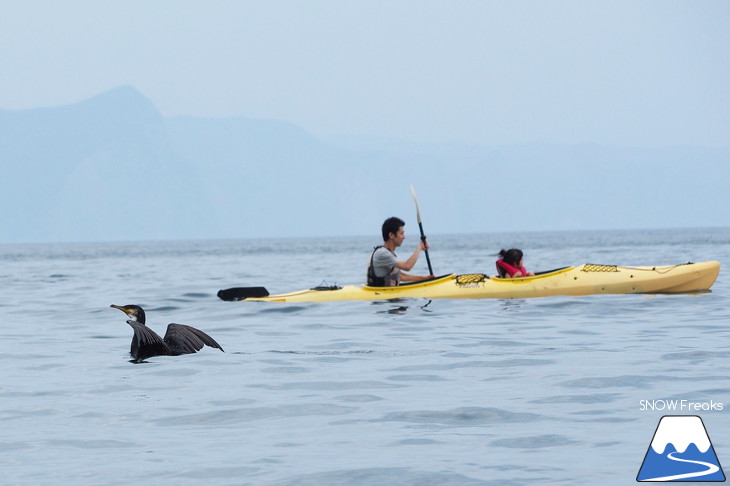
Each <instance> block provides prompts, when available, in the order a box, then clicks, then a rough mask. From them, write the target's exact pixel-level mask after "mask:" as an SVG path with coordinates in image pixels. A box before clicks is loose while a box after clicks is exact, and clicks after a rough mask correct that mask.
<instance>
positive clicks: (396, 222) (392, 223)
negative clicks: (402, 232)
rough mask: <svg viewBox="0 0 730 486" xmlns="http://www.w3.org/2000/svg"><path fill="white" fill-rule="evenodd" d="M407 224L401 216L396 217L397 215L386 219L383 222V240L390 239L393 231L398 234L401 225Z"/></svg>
mask: <svg viewBox="0 0 730 486" xmlns="http://www.w3.org/2000/svg"><path fill="white" fill-rule="evenodd" d="M405 225H406V223H405V221H403V220H402V219H400V218H396V217H395V216H392V217H390V218H388V219H386V220H385V222H383V241H388V240H389V239H390V234H391V233H393V234H394V235H397V234H398V230H399V229H400V227H401V226H405Z"/></svg>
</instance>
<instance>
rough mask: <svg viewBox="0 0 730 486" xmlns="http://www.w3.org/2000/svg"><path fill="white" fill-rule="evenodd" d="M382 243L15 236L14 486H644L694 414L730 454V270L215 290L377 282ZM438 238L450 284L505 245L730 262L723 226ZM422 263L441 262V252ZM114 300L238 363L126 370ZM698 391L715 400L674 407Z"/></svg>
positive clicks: (579, 254) (11, 318)
mask: <svg viewBox="0 0 730 486" xmlns="http://www.w3.org/2000/svg"><path fill="white" fill-rule="evenodd" d="M415 242H416V238H415V236H413V235H411V238H410V239H407V240H406V243H405V244H404V246H403V247H402V249H401V250H400V251H399V256H400V257H402V258H404V259H405V258H406V257H408V256H409V255H410V252H411V251H412V249H413V245H414V244H415ZM377 243H378V241H377V238H365V237H362V238H322V239H277V240H238V241H194V242H142V243H99V244H61V245H56V244H54V245H44V244H32V245H31V244H29V245H4V246H0V262H1V266H0V289H2V294H1V298H0V315H1V316H2V317H1V319H0V336H1V337H2V351H0V367H1V368H0V369H1V370H2V371H1V373H0V419H1V420H2V423H1V425H2V429H1V432H0V475H1V479H0V483H2V484H8V485H16V484H17V485H26V484H38V485H48V484H54V485H64V484H69V485H71V484H73V485H76V486H78V485H123V484H142V483H149V484H181V485H185V484H191V485H192V484H212V485H292V486H293V485H314V484H317V485H388V484H394V485H429V484H437V485H458V486H464V485H533V484H535V485H537V484H540V485H543V484H547V485H551V484H555V485H558V484H566V485H567V484H592V485H593V484H606V485H619V484H635V478H636V475H637V472H638V471H639V468H640V467H641V464H642V461H643V459H644V456H645V455H646V453H647V449H648V447H649V444H650V442H651V440H652V435H653V433H654V431H655V428H656V426H657V423H658V422H659V420H660V418H661V417H662V416H663V415H677V414H679V415H682V414H689V415H699V416H701V418H702V420H703V422H704V424H705V426H706V427H707V429H708V433H709V436H710V437H711V439H712V445H713V447H714V450H715V452H716V453H717V456H718V459H719V461H720V463H723V462H724V463H725V464H730V418H729V417H730V415H729V413H730V384H729V383H730V381H729V380H730V362H729V361H728V357H729V356H730V321H729V319H728V318H729V315H730V283H729V282H730V281H729V279H728V278H727V273H726V272H725V270H724V269H723V270H721V273H720V277H719V279H718V281H717V283H716V284H715V285H714V287H713V289H712V291H711V292H706V293H693V294H681V295H597V296H586V297H549V298H538V299H525V300H434V301H432V302H428V301H424V300H419V299H409V300H402V301H398V302H332V303H324V304H270V303H254V302H223V301H220V300H219V299H217V297H216V292H217V291H218V290H219V289H221V288H227V287H235V286H259V285H265V286H266V287H267V288H268V289H269V291H271V292H272V293H275V292H285V291H291V290H297V289H301V288H307V287H313V286H317V285H320V284H322V283H325V284H330V285H331V284H340V285H342V284H349V283H359V282H362V281H363V279H364V276H365V266H366V264H367V262H368V260H369V257H370V252H371V249H372V247H373V246H374V245H375V244H377ZM430 243H431V251H430V255H431V260H432V262H433V267H434V272H435V273H436V274H444V273H450V272H456V273H474V272H485V273H489V274H493V273H494V260H495V254H496V253H497V252H498V251H499V249H500V248H507V247H520V248H522V249H523V250H524V251H525V264H526V266H527V268H528V269H529V270H532V271H540V270H549V269H553V268H557V267H562V266H566V265H577V264H581V263H586V262H590V263H599V264H621V265H663V264H676V263H684V262H687V261H703V260H719V261H720V262H721V263H722V264H723V265H725V264H726V263H727V262H730V229H691V230H686V229H685V230H655V231H604V232H579V233H523V234H486V235H448V236H445V235H433V236H432V237H431V238H430ZM725 268H726V267H725ZM414 273H422V274H425V273H427V269H426V267H425V259H424V258H421V260H420V261H419V264H418V266H417V268H416V269H414ZM110 304H120V305H124V304H138V305H141V306H142V307H144V308H145V310H146V311H147V320H148V325H149V326H150V327H151V328H152V329H154V330H155V331H157V332H158V333H160V334H163V333H164V330H165V328H166V325H167V324H168V323H170V322H179V323H184V324H189V325H193V326H196V327H198V328H200V329H202V330H204V331H205V332H207V333H209V334H210V335H211V336H213V337H214V338H215V339H216V340H217V341H218V342H219V343H220V344H221V345H222V347H223V348H224V350H225V353H222V352H220V351H219V350H217V349H211V348H205V349H203V350H202V351H201V352H200V353H198V354H194V355H186V356H178V357H154V358H150V359H148V360H147V362H145V363H140V364H134V363H131V362H130V361H129V359H130V358H129V354H128V353H129V345H130V341H131V336H132V329H131V328H130V327H129V326H128V325H127V324H126V323H125V317H126V316H124V315H123V314H122V313H121V312H119V311H118V310H116V309H112V308H110V307H109V305H110ZM682 400H684V401H685V402H691V403H699V404H700V407H701V408H700V409H699V411H698V410H696V409H693V410H687V409H676V410H668V409H666V404H667V403H672V401H674V402H675V403H679V404H681V403H683V402H681V401H682ZM711 404H714V408H713V407H712V406H711ZM717 404H721V405H722V407H721V408H720V409H718V406H717ZM726 473H727V472H726Z"/></svg>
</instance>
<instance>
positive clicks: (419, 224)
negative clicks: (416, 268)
mask: <svg viewBox="0 0 730 486" xmlns="http://www.w3.org/2000/svg"><path fill="white" fill-rule="evenodd" d="M418 229H419V230H421V241H422V242H423V243H424V244H426V235H425V234H423V223H421V222H420V221H419V222H418ZM423 252H424V253H425V254H426V263H428V273H429V275H433V268H431V258H430V257H429V256H428V250H423Z"/></svg>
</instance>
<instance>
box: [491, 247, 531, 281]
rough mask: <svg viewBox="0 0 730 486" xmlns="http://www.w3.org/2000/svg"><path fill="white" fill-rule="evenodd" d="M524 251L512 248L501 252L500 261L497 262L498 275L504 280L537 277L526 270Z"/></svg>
mask: <svg viewBox="0 0 730 486" xmlns="http://www.w3.org/2000/svg"><path fill="white" fill-rule="evenodd" d="M522 257H523V253H522V250H519V249H517V248H511V249H509V250H499V260H497V262H496V264H497V273H498V274H499V276H500V277H502V278H514V277H527V276H530V275H535V274H534V273H532V272H528V271H527V269H525V266H524V261H523V258H522Z"/></svg>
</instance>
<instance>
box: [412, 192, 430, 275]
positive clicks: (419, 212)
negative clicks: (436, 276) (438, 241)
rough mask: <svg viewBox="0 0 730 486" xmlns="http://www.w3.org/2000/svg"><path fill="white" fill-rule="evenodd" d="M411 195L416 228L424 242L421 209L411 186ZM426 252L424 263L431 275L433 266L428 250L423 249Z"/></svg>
mask: <svg viewBox="0 0 730 486" xmlns="http://www.w3.org/2000/svg"><path fill="white" fill-rule="evenodd" d="M411 195H412V196H413V202H415V203H416V219H417V220H418V229H419V230H421V241H423V242H424V243H426V235H425V234H423V223H422V222H421V210H420V209H419V208H418V199H417V198H416V190H415V189H414V188H413V186H411ZM423 251H424V253H426V263H428V273H429V274H430V275H433V268H432V267H431V259H430V258H429V256H428V250H423Z"/></svg>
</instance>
